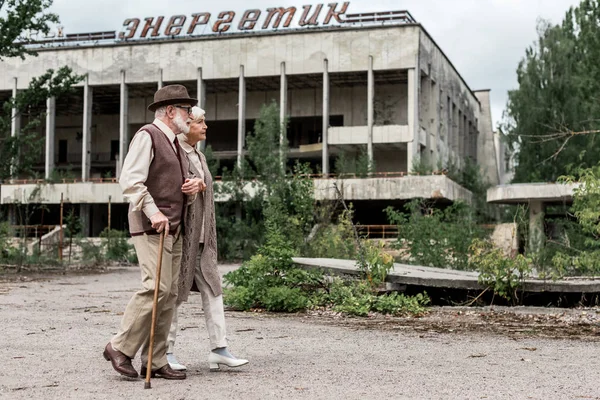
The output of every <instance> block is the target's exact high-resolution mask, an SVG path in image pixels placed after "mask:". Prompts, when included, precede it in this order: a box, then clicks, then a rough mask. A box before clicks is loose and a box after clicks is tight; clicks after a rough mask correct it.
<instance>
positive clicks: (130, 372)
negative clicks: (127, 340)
mask: <svg viewBox="0 0 600 400" xmlns="http://www.w3.org/2000/svg"><path fill="white" fill-rule="evenodd" d="M103 354H104V358H106V361H110V362H111V364H112V366H113V368H114V369H115V371H117V372H118V373H120V374H121V375H124V376H127V377H129V378H137V377H138V373H137V371H136V370H135V368H133V365H131V358H129V357H127V356H126V355H125V354H123V353H121V352H120V351H119V350H115V349H113V347H112V345H111V344H110V342H108V344H107V345H106V347H105V348H104V353H103Z"/></svg>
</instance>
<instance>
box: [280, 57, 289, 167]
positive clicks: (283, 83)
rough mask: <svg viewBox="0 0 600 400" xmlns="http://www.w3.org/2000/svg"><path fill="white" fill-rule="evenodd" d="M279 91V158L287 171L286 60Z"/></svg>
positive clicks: (282, 69) (283, 63)
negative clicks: (285, 148)
mask: <svg viewBox="0 0 600 400" xmlns="http://www.w3.org/2000/svg"><path fill="white" fill-rule="evenodd" d="M279 89H280V92H279V123H280V124H281V131H280V132H279V160H280V162H281V168H282V169H283V170H284V171H285V162H286V160H284V159H283V144H284V141H285V140H286V139H287V129H286V128H287V127H286V110H287V95H288V85H287V75H286V74H285V62H282V63H281V84H280V88H279Z"/></svg>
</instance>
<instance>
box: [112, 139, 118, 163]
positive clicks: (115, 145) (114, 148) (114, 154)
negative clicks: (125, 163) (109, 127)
mask: <svg viewBox="0 0 600 400" xmlns="http://www.w3.org/2000/svg"><path fill="white" fill-rule="evenodd" d="M118 155H119V141H118V140H111V141H110V160H111V161H115V160H116V159H117V156H118Z"/></svg>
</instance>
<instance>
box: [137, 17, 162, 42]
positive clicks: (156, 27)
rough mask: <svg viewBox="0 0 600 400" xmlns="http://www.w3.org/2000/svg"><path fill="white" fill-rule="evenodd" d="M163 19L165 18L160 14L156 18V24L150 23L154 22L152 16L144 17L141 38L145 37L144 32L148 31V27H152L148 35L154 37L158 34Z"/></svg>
mask: <svg viewBox="0 0 600 400" xmlns="http://www.w3.org/2000/svg"><path fill="white" fill-rule="evenodd" d="M163 19H165V17H163V16H160V17H158V18H157V19H156V24H154V25H152V23H153V22H154V17H149V18H146V19H144V21H146V25H144V29H142V33H141V34H140V37H141V38H145V37H146V34H147V33H148V31H149V30H150V29H152V33H151V34H150V36H152V37H156V36H159V35H160V25H161V24H162V22H163Z"/></svg>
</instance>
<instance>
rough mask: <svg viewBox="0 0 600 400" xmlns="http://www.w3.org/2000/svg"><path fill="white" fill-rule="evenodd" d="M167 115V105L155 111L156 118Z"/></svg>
mask: <svg viewBox="0 0 600 400" xmlns="http://www.w3.org/2000/svg"><path fill="white" fill-rule="evenodd" d="M165 115H167V106H162V107H158V108H157V109H156V111H154V118H162V117H164V116H165Z"/></svg>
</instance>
